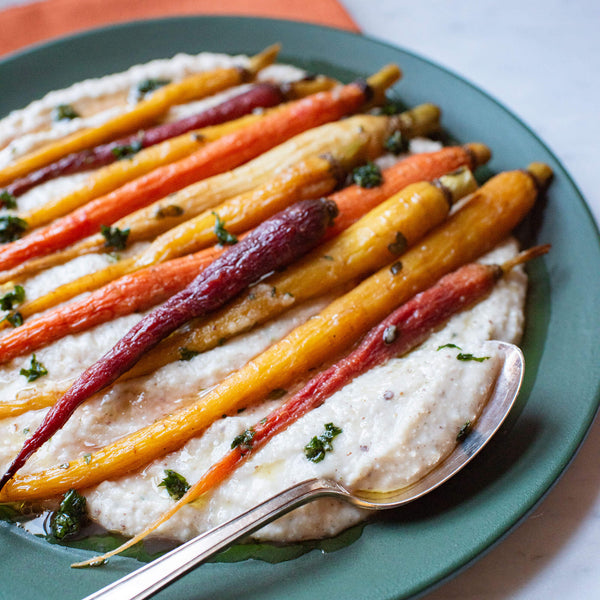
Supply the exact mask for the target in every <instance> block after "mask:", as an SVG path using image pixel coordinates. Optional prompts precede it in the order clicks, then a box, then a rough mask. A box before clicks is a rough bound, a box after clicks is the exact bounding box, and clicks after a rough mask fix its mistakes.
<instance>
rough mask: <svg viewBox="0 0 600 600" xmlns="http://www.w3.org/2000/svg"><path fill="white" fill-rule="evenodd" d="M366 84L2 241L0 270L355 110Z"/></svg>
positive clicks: (286, 113) (301, 106) (293, 107)
mask: <svg viewBox="0 0 600 600" xmlns="http://www.w3.org/2000/svg"><path fill="white" fill-rule="evenodd" d="M396 73H398V71H397V70H396ZM375 77H376V76H375ZM388 84H389V81H388V80H387V79H386V85H388ZM370 89H371V88H370V87H369V86H365V85H364V84H362V85H361V84H357V83H353V84H349V85H346V86H343V87H341V88H339V89H334V90H332V91H330V92H321V93H318V94H314V95H313V96H309V97H307V98H304V99H302V100H298V101H297V102H294V103H292V104H290V105H289V106H288V107H286V108H284V109H282V110H280V111H277V112H274V113H270V114H267V115H265V116H264V118H263V119H259V120H258V121H256V122H254V123H251V124H250V125H248V126H246V127H244V128H243V129H240V130H238V131H236V132H234V133H231V134H230V135H226V136H224V137H222V138H220V139H218V140H216V141H214V142H212V143H210V144H207V145H205V146H203V147H202V148H201V149H200V150H198V151H197V152H195V153H193V154H191V155H190V156H188V157H186V158H184V159H182V160H180V161H178V162H176V163H173V164H170V165H166V166H164V167H161V168H159V169H156V170H155V171H152V172H151V173H148V174H147V175H145V176H143V177H140V178H139V179H136V180H134V181H132V182H130V183H128V184H126V185H124V186H123V187H121V188H119V189H117V190H115V191H114V192H112V193H110V194H108V195H106V196H103V197H101V198H97V199H96V200H94V201H92V202H90V203H89V204H87V205H86V206H83V207H82V208H80V209H78V210H76V211H74V212H73V213H71V214H70V215H67V216H66V217H64V218H62V219H59V220H58V221H56V222H54V223H52V224H50V225H48V226H47V227H43V228H40V229H38V230H36V231H34V232H33V233H31V234H30V235H28V236H26V237H25V238H23V239H20V240H16V241H14V242H11V243H9V244H7V245H6V246H4V247H3V248H2V249H0V269H10V268H12V267H15V266H16V265H18V264H19V263H21V262H23V261H25V260H27V259H29V258H32V257H37V256H42V255H45V254H49V253H51V252H54V251H56V250H60V249H61V248H64V247H66V246H68V245H69V244H72V243H73V242H76V241H78V240H80V239H82V238H84V237H87V236H88V235H91V234H93V233H96V232H97V231H98V230H99V229H100V226H101V225H110V224H112V223H114V222H115V221H117V220H118V219H120V218H122V217H124V216H125V215H127V214H129V213H130V212H133V211H134V210H137V209H139V208H142V207H143V206H147V205H148V204H150V203H152V202H153V201H155V200H158V199H159V198H161V197H164V196H166V195H168V194H170V193H172V192H174V191H176V190H179V189H181V188H184V187H186V186H188V185H190V184H191V183H193V182H195V181H198V180H199V179H203V178H205V177H210V176H211V175H216V174H217V173H222V172H225V171H228V170H230V169H233V168H235V167H236V166H239V165H241V164H242V163H244V162H247V161H248V160H250V159H252V158H254V157H256V156H258V155H260V154H262V153H263V152H265V151H266V150H268V149H270V148H273V147H274V146H276V145H278V144H280V143H283V142H284V141H286V140H288V139H290V138H291V137H293V136H295V135H297V134H298V133H300V132H302V131H306V130H307V129H310V128H312V127H317V126H318V125H322V124H324V123H327V122H330V121H335V120H337V119H339V118H341V117H343V116H345V115H348V114H350V113H353V112H356V111H357V110H359V109H360V108H361V106H363V105H364V104H365V102H366V101H367V99H368V97H370V92H369V90H370Z"/></svg>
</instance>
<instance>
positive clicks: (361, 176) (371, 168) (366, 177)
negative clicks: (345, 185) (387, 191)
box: [352, 162, 383, 188]
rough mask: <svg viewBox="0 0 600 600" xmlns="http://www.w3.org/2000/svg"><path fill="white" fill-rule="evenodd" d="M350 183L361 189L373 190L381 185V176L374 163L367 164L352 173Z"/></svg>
mask: <svg viewBox="0 0 600 600" xmlns="http://www.w3.org/2000/svg"><path fill="white" fill-rule="evenodd" d="M352 181H354V183H356V184H357V185H359V186H360V187H363V188H374V187H377V186H378V185H381V183H382V182H383V176H382V174H381V169H380V168H379V167H378V166H377V165H376V164H375V163H372V162H368V163H367V164H365V165H362V166H360V167H356V168H355V169H354V170H353V171H352Z"/></svg>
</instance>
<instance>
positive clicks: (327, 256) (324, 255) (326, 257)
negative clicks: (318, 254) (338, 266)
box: [323, 254, 335, 260]
mask: <svg viewBox="0 0 600 600" xmlns="http://www.w3.org/2000/svg"><path fill="white" fill-rule="evenodd" d="M323 258H324V259H325V260H335V258H333V256H330V255H329V254H323Z"/></svg>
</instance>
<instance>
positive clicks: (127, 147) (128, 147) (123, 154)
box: [110, 140, 142, 160]
mask: <svg viewBox="0 0 600 600" xmlns="http://www.w3.org/2000/svg"><path fill="white" fill-rule="evenodd" d="M141 149H142V141H141V140H134V141H133V142H131V144H124V145H123V146H115V147H114V148H111V150H110V151H111V153H112V155H113V156H114V157H115V158H116V159H117V160H122V159H124V158H130V157H131V156H133V155H134V154H137V153H138V152H139V151H140V150H141Z"/></svg>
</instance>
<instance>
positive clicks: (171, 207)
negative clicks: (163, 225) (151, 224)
mask: <svg viewBox="0 0 600 600" xmlns="http://www.w3.org/2000/svg"><path fill="white" fill-rule="evenodd" d="M183 213H184V210H183V208H181V206H177V204H168V205H167V206H161V207H160V208H159V209H158V210H157V211H156V215H155V216H156V218H157V219H166V218H167V217H180V216H181V215H182V214H183Z"/></svg>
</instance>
